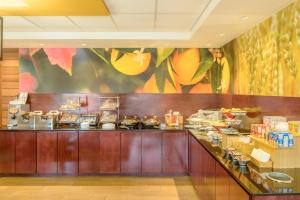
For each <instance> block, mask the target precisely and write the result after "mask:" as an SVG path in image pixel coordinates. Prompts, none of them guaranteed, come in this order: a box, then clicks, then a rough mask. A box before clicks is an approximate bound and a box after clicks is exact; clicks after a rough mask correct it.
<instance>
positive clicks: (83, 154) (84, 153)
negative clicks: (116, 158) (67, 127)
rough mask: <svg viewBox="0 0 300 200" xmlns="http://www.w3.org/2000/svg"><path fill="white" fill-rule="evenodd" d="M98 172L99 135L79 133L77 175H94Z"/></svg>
mask: <svg viewBox="0 0 300 200" xmlns="http://www.w3.org/2000/svg"><path fill="white" fill-rule="evenodd" d="M106 156H110V155H106ZM99 171H100V133H99V132H96V131H80V132H79V173H83V174H84V173H90V174H95V173H99Z"/></svg>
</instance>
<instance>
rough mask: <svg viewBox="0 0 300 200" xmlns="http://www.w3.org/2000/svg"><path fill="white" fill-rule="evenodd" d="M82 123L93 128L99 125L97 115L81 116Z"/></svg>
mask: <svg viewBox="0 0 300 200" xmlns="http://www.w3.org/2000/svg"><path fill="white" fill-rule="evenodd" d="M80 121H81V122H85V123H88V124H89V125H91V126H96V125H97V115H96V114H95V115H81V117H80Z"/></svg>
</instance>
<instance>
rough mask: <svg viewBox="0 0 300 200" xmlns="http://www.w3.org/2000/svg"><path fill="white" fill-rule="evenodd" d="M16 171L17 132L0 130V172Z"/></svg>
mask: <svg viewBox="0 0 300 200" xmlns="http://www.w3.org/2000/svg"><path fill="white" fill-rule="evenodd" d="M13 173H15V133H14V132H10V131H0V174H13Z"/></svg>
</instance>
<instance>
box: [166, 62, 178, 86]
mask: <svg viewBox="0 0 300 200" xmlns="http://www.w3.org/2000/svg"><path fill="white" fill-rule="evenodd" d="M167 66H168V72H169V76H168V80H169V81H170V82H171V83H172V85H173V87H174V88H176V86H175V78H174V73H175V74H176V72H175V70H174V68H173V63H172V60H171V59H170V58H168V59H167Z"/></svg>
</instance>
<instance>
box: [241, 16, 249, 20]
mask: <svg viewBox="0 0 300 200" xmlns="http://www.w3.org/2000/svg"><path fill="white" fill-rule="evenodd" d="M248 19H249V17H248V16H243V17H241V20H243V21H245V20H248Z"/></svg>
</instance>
